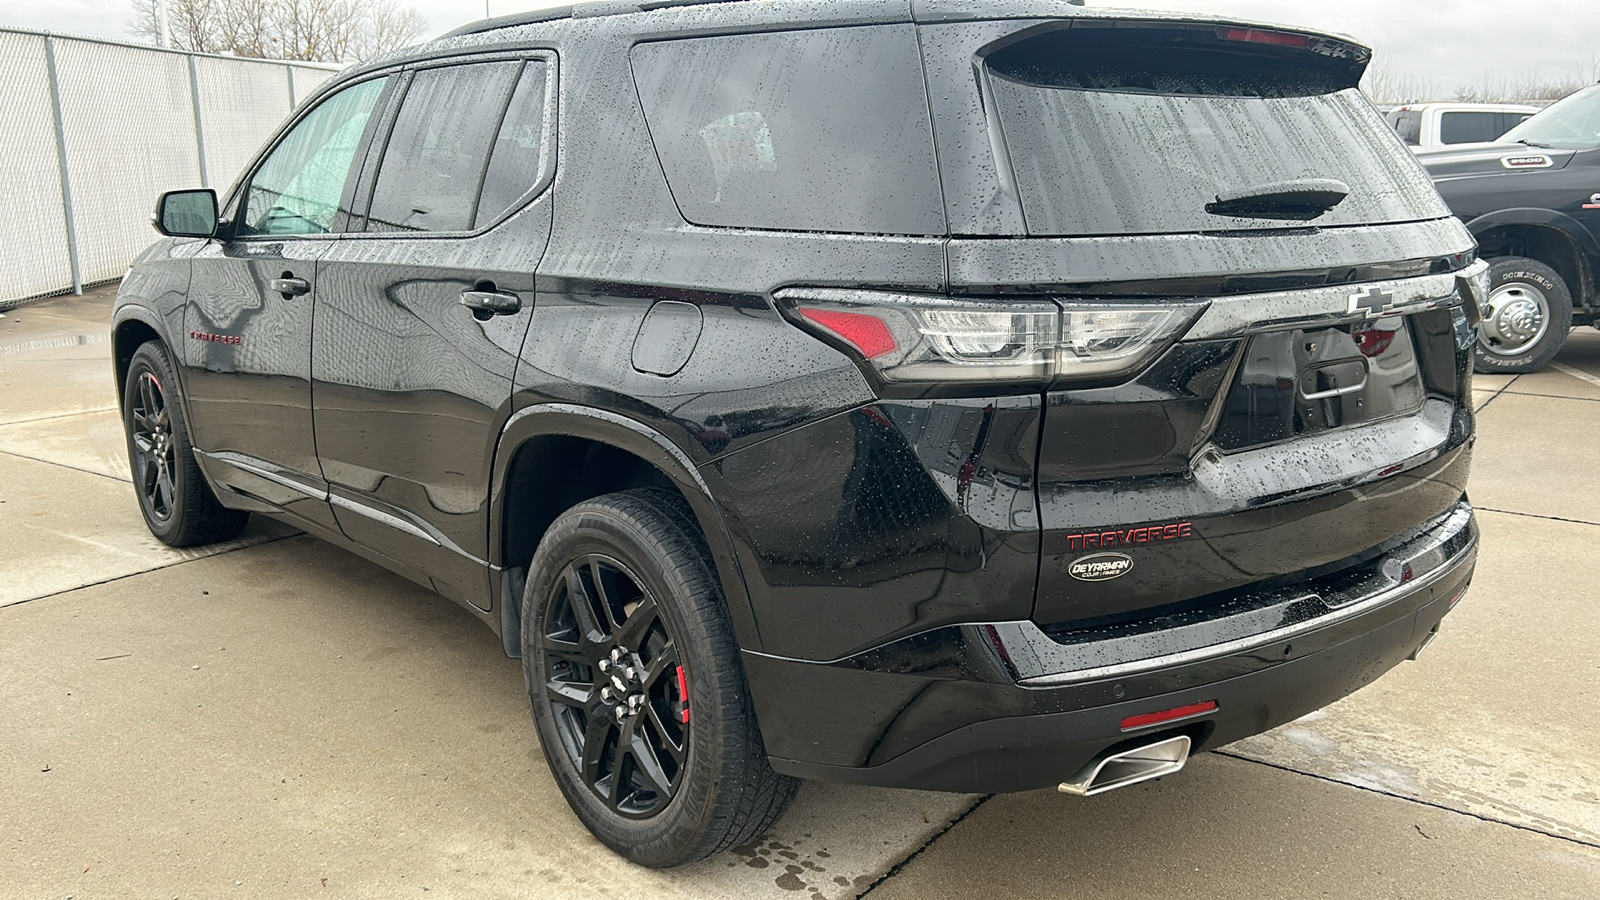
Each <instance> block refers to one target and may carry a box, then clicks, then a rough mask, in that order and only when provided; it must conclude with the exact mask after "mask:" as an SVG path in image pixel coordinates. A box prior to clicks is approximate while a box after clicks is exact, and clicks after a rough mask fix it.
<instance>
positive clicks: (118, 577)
mask: <svg viewBox="0 0 1600 900" xmlns="http://www.w3.org/2000/svg"><path fill="white" fill-rule="evenodd" d="M304 535H305V532H303V531H297V532H295V533H294V534H285V535H279V536H278V537H268V538H267V539H265V540H263V541H259V542H257V543H254V544H245V545H244V546H242V547H233V548H231V549H228V550H219V551H217V552H216V553H207V554H205V555H203V556H192V557H190V558H188V559H175V560H173V561H172V562H169V563H163V564H161V565H159V566H152V567H151V568H148V569H141V570H140V571H138V572H129V573H128V574H126V575H116V576H113V577H111V578H105V579H101V580H100V581H92V582H90V583H88V584H80V585H78V586H77V587H70V588H65V589H63V590H59V591H54V592H52V593H49V594H40V595H39V596H37V597H29V598H28V599H26V600H18V601H16V602H15V603H7V604H5V605H4V606H0V612H3V611H4V610H8V609H15V608H16V607H18V606H25V605H27V604H29V603H33V602H35V601H37V600H49V599H50V598H52V597H61V596H65V595H67V594H71V593H73V592H74V591H82V590H88V589H89V588H92V587H100V586H101V585H104V584H114V583H116V582H118V581H123V580H125V579H128V578H138V577H139V576H140V575H148V574H150V573H151V572H159V571H161V570H162V569H170V568H172V567H174V566H181V565H185V564H187V563H192V562H199V561H201V560H203V559H215V558H216V557H219V556H227V555H228V554H229V553H237V552H239V551H240V550H249V549H251V548H253V547H265V546H266V545H268V544H276V543H277V542H279V541H286V540H288V539H290V538H297V537H302V536H304Z"/></svg>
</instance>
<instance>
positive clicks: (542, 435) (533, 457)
mask: <svg viewBox="0 0 1600 900" xmlns="http://www.w3.org/2000/svg"><path fill="white" fill-rule="evenodd" d="M492 479H493V480H492V485H491V494H490V498H491V499H490V522H489V525H490V527H489V549H490V562H492V563H493V564H495V565H496V566H498V567H500V568H501V570H502V572H503V575H502V578H501V584H500V601H501V607H500V616H499V620H498V627H499V629H500V631H501V635H500V637H501V640H502V642H503V644H504V648H505V651H506V654H507V655H508V656H513V657H516V656H520V655H521V644H520V641H521V629H520V627H519V621H518V616H519V615H520V605H521V588H522V585H523V583H524V577H525V574H526V567H527V564H528V562H529V561H530V560H531V559H532V557H533V551H534V549H536V548H537V547H538V544H539V540H540V539H541V538H542V537H543V535H544V533H545V531H546V530H547V529H548V528H549V526H550V524H551V523H552V522H554V521H555V520H556V519H557V518H558V517H559V516H560V515H561V514H562V513H563V512H565V511H567V510H568V509H571V508H572V507H573V506H575V505H577V504H579V503H582V502H583V501H585V500H590V499H593V498H594V497H598V496H601V495H603V494H608V493H612V492H614V491H620V490H628V489H631V488H637V487H662V488H668V489H671V490H674V491H676V492H677V493H678V494H680V495H681V496H682V497H683V498H684V500H686V501H687V502H688V504H689V507H690V509H691V510H692V511H693V512H694V517H695V521H696V523H697V524H698V525H699V526H700V531H701V534H702V535H703V536H704V538H705V541H706V545H707V547H708V548H709V549H710V551H711V557H712V561H713V564H714V565H715V566H716V571H717V579H718V581H719V583H720V584H721V586H722V592H723V597H724V599H725V602H726V603H727V607H728V613H729V616H730V618H731V619H732V622H733V627H734V634H735V636H736V637H737V639H738V642H739V646H740V647H741V648H744V649H747V650H750V649H760V637H759V633H758V631H757V629H756V624H755V617H754V615H753V613H752V611H751V609H750V603H749V595H748V593H747V591H746V589H745V584H744V577H743V573H742V570H741V568H740V566H739V562H738V556H737V553H736V552H735V548H734V544H733V539H732V536H731V534H730V533H729V531H728V529H727V527H726V523H725V522H724V519H723V517H722V513H721V511H720V510H719V508H718V506H717V503H716V501H715V500H714V499H713V498H712V495H711V490H710V487H709V486H708V485H707V484H706V481H705V479H704V478H703V477H702V476H701V475H700V472H699V471H698V469H697V468H696V467H695V465H694V463H693V461H692V460H690V458H689V456H688V454H686V453H685V452H684V451H683V450H682V449H681V448H679V447H678V446H677V445H676V444H674V443H673V442H672V441H671V439H669V438H668V437H667V436H666V435H663V434H661V433H660V432H659V431H656V430H655V429H653V428H651V427H649V426H648V425H645V424H643V423H640V422H637V421H635V420H633V419H629V418H627V417H626V416H621V415H618V414H616V413H612V412H609V411H606V410H601V409H596V408H593V407H586V406H579V405H576V404H567V403H549V404H538V405H535V406H530V407H527V408H526V409H523V410H521V411H520V412H518V413H516V414H515V415H513V416H512V417H511V419H510V420H509V421H508V422H507V423H506V426H505V428H504V430H503V431H502V433H501V437H500V441H499V445H498V449H497V450H496V452H495V460H494V470H493V476H492Z"/></svg>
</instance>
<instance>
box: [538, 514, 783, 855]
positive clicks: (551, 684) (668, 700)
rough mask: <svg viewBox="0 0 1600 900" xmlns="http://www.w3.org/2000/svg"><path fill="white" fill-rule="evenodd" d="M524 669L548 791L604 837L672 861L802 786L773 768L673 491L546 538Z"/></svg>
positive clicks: (699, 551) (757, 827)
mask: <svg viewBox="0 0 1600 900" xmlns="http://www.w3.org/2000/svg"><path fill="white" fill-rule="evenodd" d="M528 573H529V574H528V581H527V587H526V588H525V589H524V591H523V599H522V648H523V653H522V674H523V679H524V681H525V682H526V684H527V687H528V699H529V702H530V704H531V706H532V709H533V719H534V724H535V725H536V726H537V727H538V731H539V742H540V744H541V745H542V746H543V748H544V756H545V761H546V762H548V763H549V765H550V773H551V775H552V776H553V777H554V778H555V782H556V785H557V786H558V787H559V788H560V789H561V793H562V795H563V796H565V797H566V800H567V803H568V805H570V806H571V807H572V810H573V812H574V813H576V814H577V816H578V818H579V820H581V821H582V822H583V824H584V825H585V826H587V827H588V829H589V831H590V832H592V833H593V834H594V836H595V837H597V838H599V839H600V841H601V842H602V843H604V844H605V845H606V846H608V847H610V848H611V849H613V850H615V851H616V852H618V853H620V854H622V855H623V856H625V857H627V858H628V859H630V860H632V861H634V862H636V863H639V864H641V865H646V866H657V867H664V866H676V865H682V864H684V863H688V862H693V861H695V860H698V859H704V858H705V857H707V856H710V855H711V854H713V853H717V852H720V851H722V850H727V849H729V848H731V847H737V846H740V845H742V844H745V843H748V842H749V841H751V840H754V839H755V838H756V837H758V836H760V835H761V834H762V833H763V832H765V831H766V830H767V828H768V827H770V826H771V825H772V823H773V822H775V821H777V819H778V816H779V815H781V814H782V812H783V809H784V807H785V806H786V805H787V804H788V802H789V800H790V798H792V797H793V796H794V791H795V788H796V787H797V786H798V782H796V781H795V780H794V779H792V778H787V777H784V776H782V775H779V774H777V773H776V772H773V771H772V767H771V765H769V764H768V762H767V752H766V748H765V746H764V745H763V744H762V742H761V731H760V729H759V728H758V727H757V725H756V719H755V712H754V710H753V707H752V705H751V701H750V692H749V687H748V685H747V684H746V683H745V677H744V667H743V666H742V665H741V664H740V661H739V645H738V642H737V641H736V640H735V639H734V635H733V625H732V623H731V622H730V621H729V618H728V611H727V609H726V606H725V604H724V601H723V597H722V590H721V584H720V582H719V581H718V580H717V577H716V570H715V568H714V566H713V564H712V561H711V554H710V552H709V551H708V550H707V548H706V544H705V540H704V538H703V536H702V533H701V531H700V527H699V524H698V522H697V521H696V519H695V516H694V513H693V512H692V511H691V510H690V508H689V505H688V503H687V502H685V500H684V499H683V497H682V496H680V495H678V494H677V493H675V492H673V491H670V490H665V489H662V488H640V489H636V490H630V491H623V492H621V493H616V494H607V495H605V496H603V497H597V498H595V499H593V500H588V501H585V502H583V503H579V504H578V505H576V506H574V507H572V508H571V509H569V510H567V511H566V512H565V513H563V514H562V515H561V516H560V517H559V518H557V519H556V520H555V522H553V523H551V525H550V527H549V529H548V530H546V531H545V534H544V537H543V539H541V540H540V542H539V549H538V550H537V551H535V553H534V554H533V560H532V561H531V562H530V563H529V564H528Z"/></svg>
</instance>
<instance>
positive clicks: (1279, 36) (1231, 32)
mask: <svg viewBox="0 0 1600 900" xmlns="http://www.w3.org/2000/svg"><path fill="white" fill-rule="evenodd" d="M1222 38H1223V40H1228V41H1245V42H1246V43H1250V44H1272V45H1273V46H1276V47H1309V46H1311V38H1309V37H1306V36H1305V35H1303V34H1285V33H1284V32H1281V31H1258V30H1256V29H1254V28H1229V29H1228V30H1227V31H1225V32H1223V33H1222Z"/></svg>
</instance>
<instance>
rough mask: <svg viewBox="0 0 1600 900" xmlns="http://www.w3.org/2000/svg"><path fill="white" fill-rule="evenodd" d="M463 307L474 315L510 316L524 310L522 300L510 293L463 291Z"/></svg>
mask: <svg viewBox="0 0 1600 900" xmlns="http://www.w3.org/2000/svg"><path fill="white" fill-rule="evenodd" d="M461 305H462V306H465V307H466V308H467V309H470V310H472V314H473V315H477V314H478V313H487V314H488V315H491V316H509V315H511V314H512V313H515V312H520V311H521V310H522V298H521V297H518V296H517V295H516V294H513V293H510V292H508V291H462V292H461Z"/></svg>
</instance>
